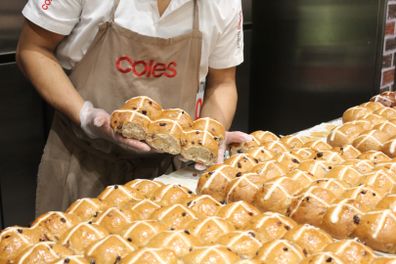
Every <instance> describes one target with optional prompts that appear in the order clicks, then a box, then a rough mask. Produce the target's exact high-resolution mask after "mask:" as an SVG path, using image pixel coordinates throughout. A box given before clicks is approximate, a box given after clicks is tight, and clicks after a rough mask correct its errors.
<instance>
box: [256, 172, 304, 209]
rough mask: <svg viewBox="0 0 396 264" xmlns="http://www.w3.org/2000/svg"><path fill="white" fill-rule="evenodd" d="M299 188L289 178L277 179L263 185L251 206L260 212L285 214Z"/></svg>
mask: <svg viewBox="0 0 396 264" xmlns="http://www.w3.org/2000/svg"><path fill="white" fill-rule="evenodd" d="M299 191H301V186H300V185H299V184H298V182H296V181H295V180H293V179H291V178H289V177H279V178H276V179H274V180H272V181H269V182H266V183H264V185H263V186H262V187H261V188H260V189H259V191H258V192H257V193H256V197H255V199H254V202H253V204H254V205H255V206H257V207H258V208H259V209H260V210H262V211H272V212H277V213H281V214H286V212H287V210H288V208H289V207H290V204H291V202H292V200H293V198H294V195H295V194H296V193H298V192H299Z"/></svg>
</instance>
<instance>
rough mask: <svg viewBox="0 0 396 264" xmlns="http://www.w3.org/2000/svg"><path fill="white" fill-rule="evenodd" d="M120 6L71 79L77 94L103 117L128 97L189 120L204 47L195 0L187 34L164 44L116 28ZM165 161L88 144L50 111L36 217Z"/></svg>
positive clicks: (156, 171) (166, 165)
mask: <svg viewBox="0 0 396 264" xmlns="http://www.w3.org/2000/svg"><path fill="white" fill-rule="evenodd" d="M119 1H120V0H115V4H114V7H113V9H112V11H111V19H110V21H108V22H105V23H103V24H101V25H100V27H99V32H98V33H97V35H96V37H95V39H94V41H93V43H92V44H91V46H90V48H89V49H88V51H87V53H86V54H85V56H84V57H83V59H82V60H81V61H80V62H79V63H78V64H77V65H76V67H75V68H74V69H73V71H72V72H71V74H70V79H71V80H72V82H73V84H74V85H75V87H76V89H77V90H78V91H79V93H80V94H81V96H82V97H83V98H84V99H85V100H89V101H91V102H92V103H93V104H94V106H95V107H98V108H103V109H105V110H106V111H108V112H109V113H110V112H112V111H113V110H114V109H116V108H117V107H119V106H120V105H121V104H122V103H123V102H124V101H125V100H127V99H129V98H131V97H133V96H137V95H147V96H149V97H151V98H153V99H154V100H156V101H158V102H159V103H161V105H162V106H163V107H166V108H169V107H180V108H183V109H185V110H187V111H188V112H189V113H190V114H191V115H192V116H194V110H195V97H196V94H197V90H198V86H199V67H200V58H201V44H202V34H201V32H200V31H199V15H198V5H197V1H198V0H194V14H193V25H192V27H193V29H192V32H191V33H188V34H184V35H181V36H177V37H174V38H169V39H163V38H156V37H149V36H143V35H140V34H138V33H136V32H132V31H130V30H128V29H126V28H123V27H121V26H119V25H117V24H116V23H114V14H115V11H116V9H117V6H118V3H119ZM65 100H67V98H65ZM171 160H172V159H171V156H170V155H166V154H149V155H148V154H146V155H137V154H135V153H131V152H126V151H124V150H123V149H121V148H119V147H118V146H116V145H114V144H111V143H109V142H107V141H104V140H100V139H98V140H91V139H89V138H88V137H87V136H86V135H85V134H84V133H83V132H82V130H81V129H80V127H78V126H77V125H75V124H73V123H72V122H71V121H70V120H68V119H67V118H65V117H64V116H63V115H62V114H61V113H59V112H56V113H55V116H54V120H53V123H52V127H51V131H50V134H49V137H48V141H47V144H46V146H45V149H44V154H43V157H42V160H41V163H40V167H39V172H38V182H37V192H36V215H39V214H41V213H44V212H47V211H50V210H65V209H66V208H67V207H68V206H69V204H70V203H71V202H73V201H75V200H76V199H78V198H81V197H95V196H97V195H98V194H99V193H100V192H101V191H102V190H103V189H104V188H105V187H106V186H107V185H111V184H123V183H125V182H127V181H130V180H132V179H134V178H154V177H157V176H159V175H161V174H163V173H166V172H168V171H169V169H170V168H171V167H172V166H171V165H172V162H171Z"/></svg>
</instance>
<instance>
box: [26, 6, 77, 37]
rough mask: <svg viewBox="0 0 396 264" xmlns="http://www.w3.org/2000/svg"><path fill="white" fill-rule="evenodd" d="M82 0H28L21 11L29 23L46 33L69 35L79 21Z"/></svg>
mask: <svg viewBox="0 0 396 264" xmlns="http://www.w3.org/2000/svg"><path fill="white" fill-rule="evenodd" d="M81 1H82V0H29V1H28V3H27V4H26V5H25V7H24V8H23V10H22V14H23V16H24V17H25V18H26V19H28V20H29V21H30V22H32V23H34V24H36V25H37V26H40V27H42V28H44V29H46V30H48V31H51V32H54V33H57V34H60V35H69V34H70V32H71V31H72V30H73V28H74V26H75V25H76V24H77V23H78V21H79V19H80V14H81V10H82V3H81Z"/></svg>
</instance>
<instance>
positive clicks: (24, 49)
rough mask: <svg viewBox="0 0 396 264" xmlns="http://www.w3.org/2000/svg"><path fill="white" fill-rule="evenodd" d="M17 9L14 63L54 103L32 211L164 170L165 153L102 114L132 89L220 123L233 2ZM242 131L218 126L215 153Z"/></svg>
mask: <svg viewBox="0 0 396 264" xmlns="http://www.w3.org/2000/svg"><path fill="white" fill-rule="evenodd" d="M22 13H23V15H24V16H25V18H26V20H25V22H24V25H23V27H22V31H21V35H20V38H19V42H18V47H17V54H16V57H17V63H18V65H19V67H20V68H21V70H22V71H23V73H24V74H25V75H26V76H27V78H29V79H30V81H31V82H32V84H33V85H34V86H35V87H36V89H37V91H38V92H39V93H40V95H41V96H42V97H43V98H44V99H45V100H46V101H47V102H48V103H49V104H50V105H52V106H53V107H54V109H55V114H54V119H53V123H52V127H51V131H50V133H49V137H48V140H47V143H46V146H45V148H44V153H43V157H42V159H41V163H40V166H39V171H38V180H37V192H36V215H39V214H41V213H44V212H46V211H50V210H65V209H66V208H67V206H68V205H69V204H70V203H71V202H73V201H74V200H76V199H78V198H80V197H93V196H96V195H98V193H99V192H100V191H102V190H103V188H105V187H106V186H107V185H111V184H122V183H125V182H127V181H129V180H132V179H134V178H154V177H156V176H159V175H161V174H163V173H166V172H169V170H170V169H172V158H171V157H170V156H169V155H166V154H163V153H156V152H155V151H153V150H151V149H150V147H149V146H148V145H146V144H145V143H143V142H140V141H136V140H132V139H125V138H123V137H121V136H119V135H116V134H114V133H113V132H112V130H111V128H110V126H109V119H110V116H109V113H111V111H113V110H114V109H116V108H117V107H119V106H120V105H121V104H122V103H123V102H124V101H125V100H127V99H129V98H131V97H133V96H137V95H146V96H149V97H151V98H152V99H154V100H155V101H157V102H159V103H160V104H161V105H162V106H163V107H166V108H168V107H179V108H182V109H185V110H186V111H188V112H189V113H190V114H191V115H193V116H195V117H197V116H198V115H199V114H200V115H201V116H208V117H212V118H215V119H217V120H218V121H220V122H221V123H223V124H224V126H225V128H226V129H227V130H228V129H229V128H230V126H231V123H232V119H233V116H234V113H235V109H236V102H237V90H236V83H235V67H236V66H237V65H239V64H240V63H242V61H243V32H242V20H243V18H242V10H241V2H240V0H216V1H200V0H145V1H125V0H112V1H102V0H29V1H28V3H27V4H26V6H25V7H24V9H23V11H22ZM205 80H206V84H204V82H205ZM204 86H205V87H206V89H205V92H204V94H205V96H204V100H203V104H201V103H202V101H201V100H202V93H203V88H202V87H204ZM199 87H201V88H200V89H199ZM197 94H198V95H201V96H200V98H198V100H197V101H198V104H196V97H197ZM249 139H250V138H249V136H248V135H247V134H244V133H242V132H238V131H234V132H227V133H226V140H225V143H224V144H222V146H221V148H220V149H221V152H224V149H225V148H226V146H227V144H229V143H233V142H243V141H246V140H249ZM221 157H223V155H222V153H221V155H220V159H221ZM220 161H221V160H220ZM198 166H199V165H198Z"/></svg>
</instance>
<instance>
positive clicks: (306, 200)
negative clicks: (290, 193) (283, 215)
mask: <svg viewBox="0 0 396 264" xmlns="http://www.w3.org/2000/svg"><path fill="white" fill-rule="evenodd" d="M336 199H337V198H336V196H335V195H334V194H333V193H332V192H331V191H329V190H327V189H324V188H321V187H318V186H312V187H310V188H308V189H306V190H303V191H302V192H301V194H300V195H298V196H296V197H295V198H294V199H293V201H292V203H291V205H290V207H289V209H288V212H290V214H289V215H290V217H292V218H293V219H294V220H295V221H296V222H298V223H308V224H311V225H315V226H320V225H321V224H322V221H323V217H324V214H325V213H326V211H327V209H328V208H329V207H330V205H332V204H333V203H334V202H335V201H336Z"/></svg>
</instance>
